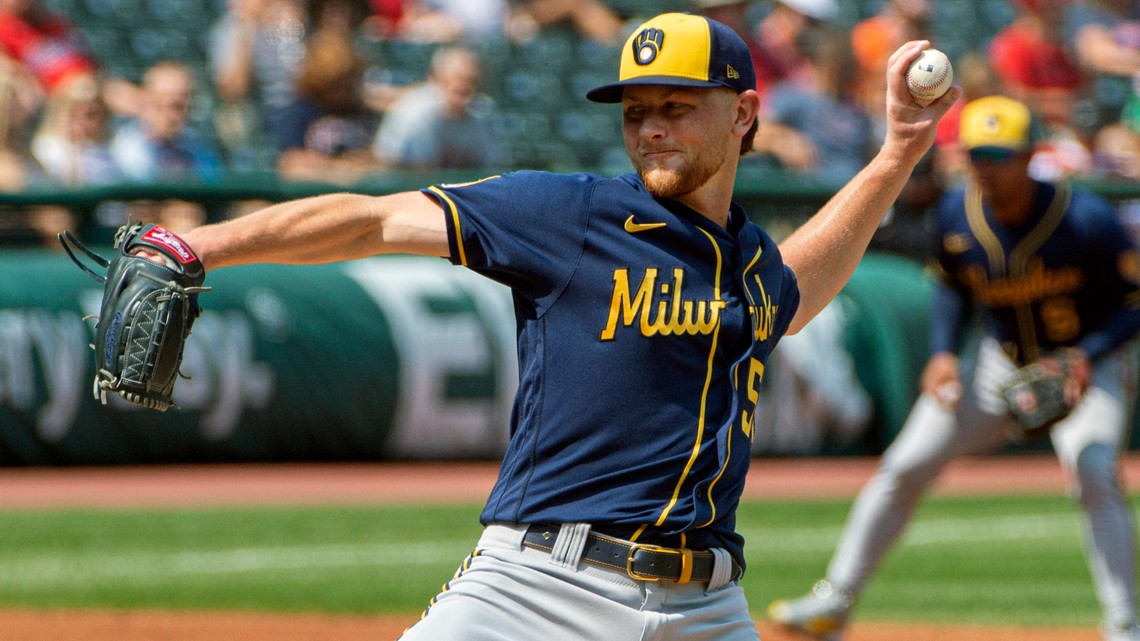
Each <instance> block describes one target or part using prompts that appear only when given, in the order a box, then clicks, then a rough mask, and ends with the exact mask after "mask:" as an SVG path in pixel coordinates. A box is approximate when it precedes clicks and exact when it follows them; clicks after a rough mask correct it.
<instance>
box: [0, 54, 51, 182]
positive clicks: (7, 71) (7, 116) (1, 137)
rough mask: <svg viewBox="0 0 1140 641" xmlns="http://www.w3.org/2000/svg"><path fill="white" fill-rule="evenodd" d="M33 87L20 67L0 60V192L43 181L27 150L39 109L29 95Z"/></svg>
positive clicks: (35, 100) (34, 99)
mask: <svg viewBox="0 0 1140 641" xmlns="http://www.w3.org/2000/svg"><path fill="white" fill-rule="evenodd" d="M34 86H35V80H34V79H31V78H29V77H28V75H27V72H26V69H24V67H23V65H19V64H16V63H13V62H12V61H10V60H4V59H0V192H18V191H20V190H21V189H23V188H24V187H25V186H26V185H28V184H29V183H30V182H35V181H36V179H37V178H40V179H42V173H43V172H42V171H41V170H40V169H39V166H38V165H37V164H36V162H35V160H34V159H33V158H32V156H31V151H30V150H29V148H28V143H29V138H30V136H29V135H28V126H29V125H30V124H31V123H32V121H33V118H34V117H35V116H36V115H38V111H37V109H38V108H39V102H38V99H37V97H35V96H30V95H29V93H30V92H29V90H31V89H33V87H34Z"/></svg>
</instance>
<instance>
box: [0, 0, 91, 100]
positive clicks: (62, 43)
mask: <svg viewBox="0 0 1140 641" xmlns="http://www.w3.org/2000/svg"><path fill="white" fill-rule="evenodd" d="M0 47H2V48H3V51H4V53H5V54H6V55H8V56H9V57H11V58H12V59H13V60H16V61H18V62H20V63H22V64H24V65H25V66H26V67H27V68H28V70H29V71H31V73H32V74H33V75H34V76H35V77H36V79H37V80H38V81H39V82H40V84H41V86H42V87H43V89H44V91H45V92H46V93H51V92H54V91H55V90H56V89H57V88H59V87H61V86H63V85H64V84H66V82H67V81H68V80H71V79H73V78H75V77H77V76H87V75H91V74H93V73H94V72H95V69H96V67H97V64H96V61H95V58H94V57H93V55H92V54H91V52H90V50H89V49H88V48H87V45H86V43H85V42H84V40H83V37H82V34H81V33H80V32H79V31H78V30H77V29H76V28H75V27H74V26H73V25H72V24H71V23H70V22H68V21H67V19H65V18H64V17H63V16H61V15H59V14H57V13H55V12H52V11H49V10H47V9H45V8H43V7H42V6H40V3H39V1H38V0H0Z"/></svg>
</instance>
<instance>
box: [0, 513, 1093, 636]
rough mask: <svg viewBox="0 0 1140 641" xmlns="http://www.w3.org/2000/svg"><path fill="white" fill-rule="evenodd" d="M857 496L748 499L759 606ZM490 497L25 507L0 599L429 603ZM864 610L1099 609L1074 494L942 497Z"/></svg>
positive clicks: (974, 618) (360, 606)
mask: <svg viewBox="0 0 1140 641" xmlns="http://www.w3.org/2000/svg"><path fill="white" fill-rule="evenodd" d="M848 507H849V502H847V501H812V502H787V501H782V502H765V503H747V504H745V505H744V506H742V508H741V511H740V516H739V523H740V528H741V530H742V532H743V533H744V534H745V536H746V537H747V538H748V541H749V545H748V552H747V553H748V560H749V571H748V574H747V576H746V577H745V579H744V582H743V585H744V587H745V590H746V592H747V593H748V596H749V599H750V601H751V603H752V605H753V609H754V611H755V612H756V613H757V615H758V616H759V615H760V614H761V613H762V611H763V608H764V607H765V606H766V604H767V603H768V602H769V601H770V600H772V599H773V598H776V597H779V596H793V595H798V594H801V593H802V592H804V591H805V590H806V589H807V588H808V587H810V585H811V583H812V582H813V581H815V580H816V579H817V578H819V577H820V576H821V575H822V573H823V570H824V568H825V567H826V564H827V560H828V558H829V557H830V554H831V550H832V548H833V546H834V544H835V541H836V540H837V539H838V536H839V530H840V527H841V525H842V523H843V520H844V519H845V518H846V513H847V509H848ZM478 513H479V507H478V506H476V505H460V506H423V507H414V508H411V507H375V506H367V507H363V506H362V507H326V508H302V509H298V508H276V507H275V508H266V507H258V508H243V509H179V510H176V509H167V510H81V511H14V512H5V513H3V515H2V516H0V607H2V606H24V607H114V608H188V609H194V608H203V609H241V610H267V611H324V612H358V613H366V612H394V613H403V614H411V613H415V612H418V611H419V610H420V609H422V607H423V606H424V605H425V604H426V603H427V600H428V599H429V598H430V597H431V596H432V595H434V594H435V592H436V591H437V590H438V589H439V587H440V585H441V584H442V583H443V582H444V581H445V580H447V579H448V578H450V577H451V575H452V573H453V572H454V570H455V568H456V567H457V566H458V564H459V563H460V562H461V561H462V560H463V558H464V557H465V556H466V555H467V553H468V552H470V550H471V548H472V547H473V546H474V544H475V541H476V539H477V538H478V534H479V529H480V528H479V525H478V523H477V519H478ZM860 618H862V619H866V620H898V621H915V620H923V621H945V622H971V623H999V622H1000V623H1013V624H1031V625H1050V624H1064V625H1093V624H1095V623H1096V622H1097V620H1098V619H1099V612H1098V610H1097V605H1096V602H1095V600H1094V598H1093V592H1092V586H1091V582H1090V579H1089V576H1088V571H1087V569H1086V566H1085V562H1084V557H1083V556H1082V553H1081V539H1080V521H1079V516H1078V512H1077V510H1076V508H1075V507H1074V506H1073V504H1072V503H1071V502H1070V501H1069V500H1068V499H1066V498H1064V497H1060V496H1058V497H1019V498H1001V497H998V498H985V499H982V498H969V499H942V498H934V499H931V500H928V501H926V502H925V503H924V505H923V507H922V508H921V509H920V510H919V513H918V515H917V518H916V519H915V522H914V523H913V524H912V526H911V528H910V530H909V531H908V532H907V533H906V534H905V535H904V538H903V540H902V542H901V544H900V545H898V546H896V547H895V549H894V550H893V551H892V552H891V553H890V554H889V555H888V557H887V559H886V561H885V563H884V564H883V567H882V568H881V569H880V571H879V573H878V574H877V575H876V577H875V578H874V580H873V581H872V583H871V585H870V587H869V588H868V590H867V591H866V593H865V594H864V597H863V600H862V602H861V606H860Z"/></svg>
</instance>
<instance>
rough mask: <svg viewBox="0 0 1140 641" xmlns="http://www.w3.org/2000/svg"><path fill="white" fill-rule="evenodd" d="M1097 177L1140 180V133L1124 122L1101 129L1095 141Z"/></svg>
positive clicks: (1094, 152) (1094, 156) (1094, 151)
mask: <svg viewBox="0 0 1140 641" xmlns="http://www.w3.org/2000/svg"><path fill="white" fill-rule="evenodd" d="M1093 158H1094V159H1095V165H1094V166H1095V167H1096V172H1095V173H1096V175H1097V176H1099V177H1101V178H1107V179H1119V178H1124V179H1127V180H1140V133H1138V132H1136V131H1135V130H1133V129H1131V128H1129V127H1128V126H1127V125H1125V124H1124V123H1123V122H1117V123H1112V124H1109V125H1105V126H1104V127H1101V129H1100V131H1098V132H1097V133H1096V137H1095V138H1094V139H1093Z"/></svg>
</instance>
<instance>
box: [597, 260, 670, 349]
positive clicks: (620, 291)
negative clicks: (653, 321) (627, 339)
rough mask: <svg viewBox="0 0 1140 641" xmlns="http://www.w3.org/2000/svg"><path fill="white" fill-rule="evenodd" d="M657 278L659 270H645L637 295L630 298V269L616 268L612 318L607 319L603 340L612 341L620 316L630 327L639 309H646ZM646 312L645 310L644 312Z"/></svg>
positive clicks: (624, 324)
mask: <svg viewBox="0 0 1140 641" xmlns="http://www.w3.org/2000/svg"><path fill="white" fill-rule="evenodd" d="M656 280H657V270H656V269H653V268H649V269H647V270H645V277H644V278H642V279H641V286H640V287H638V288H637V295H636V296H635V297H634V298H633V299H632V300H630V296H629V270H628V269H615V270H614V294H613V298H612V299H610V318H609V320H608V321H606V328H605V329H603V330H602V340H604V341H610V340H613V338H614V333H615V332H617V324H618V316H619V315H620V316H621V324H622V325H623V326H625V327H629V326H630V325H631V324H632V323H633V319H634V317H635V315H636V314H637V312H638V310H644V309H645V308H647V307H648V306H649V305H648V303H649V299H650V298H652V296H653V295H652V293H651V292H652V291H653V283H654V281H656ZM644 313H645V312H643V314H644Z"/></svg>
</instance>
